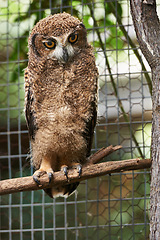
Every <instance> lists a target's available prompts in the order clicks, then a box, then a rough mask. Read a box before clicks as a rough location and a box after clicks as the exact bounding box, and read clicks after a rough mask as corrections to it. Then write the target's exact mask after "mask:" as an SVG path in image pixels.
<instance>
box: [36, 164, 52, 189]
mask: <svg viewBox="0 0 160 240" xmlns="http://www.w3.org/2000/svg"><path fill="white" fill-rule="evenodd" d="M46 173H47V175H48V178H49V184H50V183H51V180H52V178H53V173H54V172H53V170H52V169H47V170H44V169H42V168H40V169H38V170H37V171H35V172H34V174H33V180H34V181H35V182H36V183H37V184H38V185H41V183H40V181H39V178H40V177H41V176H43V175H44V174H46Z"/></svg>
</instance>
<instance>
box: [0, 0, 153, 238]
mask: <svg viewBox="0 0 160 240" xmlns="http://www.w3.org/2000/svg"><path fill="white" fill-rule="evenodd" d="M64 11H65V12H68V13H70V14H72V15H74V16H76V17H78V18H79V19H82V20H83V23H84V24H85V26H86V28H87V32H88V41H89V42H90V43H91V44H92V45H93V47H94V51H95V56H96V63H97V67H98V70H99V105H98V122H97V126H96V129H95V135H94V143H93V146H92V147H93V149H92V152H95V151H97V150H99V149H100V148H101V147H106V146H108V145H111V144H112V145H122V146H123V148H122V149H121V150H119V151H118V152H116V153H114V154H112V155H110V156H109V157H107V158H106V159H105V161H114V160H123V159H130V158H135V157H141V158H149V157H150V142H151V137H150V136H151V110H152V106H151V75H150V69H149V67H148V64H147V63H146V61H145V59H144V57H143V56H142V54H141V52H140V50H139V47H138V45H137V42H136V37H135V33H134V29H133V24H132V20H131V15H130V9H129V2H128V1H127V0H119V1H116V0H107V1H102V0H95V1H91V0H89V1H86V0H70V1H69V0H61V1H51V0H47V1H42V0H36V1H31V0H23V1H22V0H16V1H15V0H3V1H1V3H0V169H1V170H0V173H1V179H2V180H3V179H7V178H14V177H22V176H29V175H31V174H33V169H32V167H30V164H29V160H28V159H27V156H28V152H29V139H28V131H27V127H26V122H25V118H24V113H23V109H24V79H23V74H24V69H25V67H26V66H27V52H28V49H27V39H28V36H29V32H30V31H31V29H32V27H33V26H34V24H35V23H36V22H37V21H39V20H40V19H41V18H43V17H46V16H48V15H50V14H55V13H58V12H64ZM149 181H150V172H149V171H148V170H144V171H142V170H140V171H131V172H124V173H115V174H112V175H111V176H110V175H106V176H104V177H99V178H94V179H90V180H88V181H84V182H82V183H81V184H80V186H79V187H78V190H77V192H76V193H75V194H73V195H72V196H70V197H69V198H68V199H63V198H57V199H54V200H52V199H50V198H49V197H48V196H47V195H45V193H44V192H43V191H41V190H39V191H35V192H24V193H15V194H12V195H5V196H1V197H0V201H1V205H0V219H1V220H0V238H1V239H3V240H8V239H9V240H18V239H21V240H28V239H31V240H33V239H42V240H44V239H54V240H58V239H65V240H66V239H71V240H72V239H76V240H78V239H92V240H94V239H95V240H100V239H109V240H111V239H123V240H128V239H136V240H137V239H138V240H140V239H148V233H149V213H148V209H149V190H150V189H149Z"/></svg>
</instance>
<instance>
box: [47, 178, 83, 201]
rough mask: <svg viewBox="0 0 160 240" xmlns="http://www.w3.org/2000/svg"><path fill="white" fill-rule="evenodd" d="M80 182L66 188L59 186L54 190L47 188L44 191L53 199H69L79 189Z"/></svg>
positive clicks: (65, 186)
mask: <svg viewBox="0 0 160 240" xmlns="http://www.w3.org/2000/svg"><path fill="white" fill-rule="evenodd" d="M78 185H79V182H76V183H71V184H68V185H64V186H58V187H54V188H46V189H44V191H45V192H46V193H47V194H48V195H49V196H50V197H51V198H57V197H69V196H70V195H71V194H72V193H74V191H75V190H76V188H77V187H78Z"/></svg>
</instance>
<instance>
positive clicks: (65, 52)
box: [63, 47, 69, 62]
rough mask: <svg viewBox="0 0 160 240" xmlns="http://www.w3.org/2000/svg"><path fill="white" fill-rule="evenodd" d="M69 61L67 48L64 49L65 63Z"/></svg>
mask: <svg viewBox="0 0 160 240" xmlns="http://www.w3.org/2000/svg"><path fill="white" fill-rule="evenodd" d="M68 59H69V55H68V51H67V49H66V48H65V47H63V60H64V62H67V61H68Z"/></svg>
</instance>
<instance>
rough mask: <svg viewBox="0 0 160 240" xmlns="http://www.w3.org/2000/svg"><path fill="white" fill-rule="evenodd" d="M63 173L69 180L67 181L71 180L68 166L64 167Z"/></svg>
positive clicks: (62, 168)
mask: <svg viewBox="0 0 160 240" xmlns="http://www.w3.org/2000/svg"><path fill="white" fill-rule="evenodd" d="M61 171H63V173H64V175H65V176H66V178H67V181H69V179H68V167H67V166H62V167H61Z"/></svg>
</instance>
